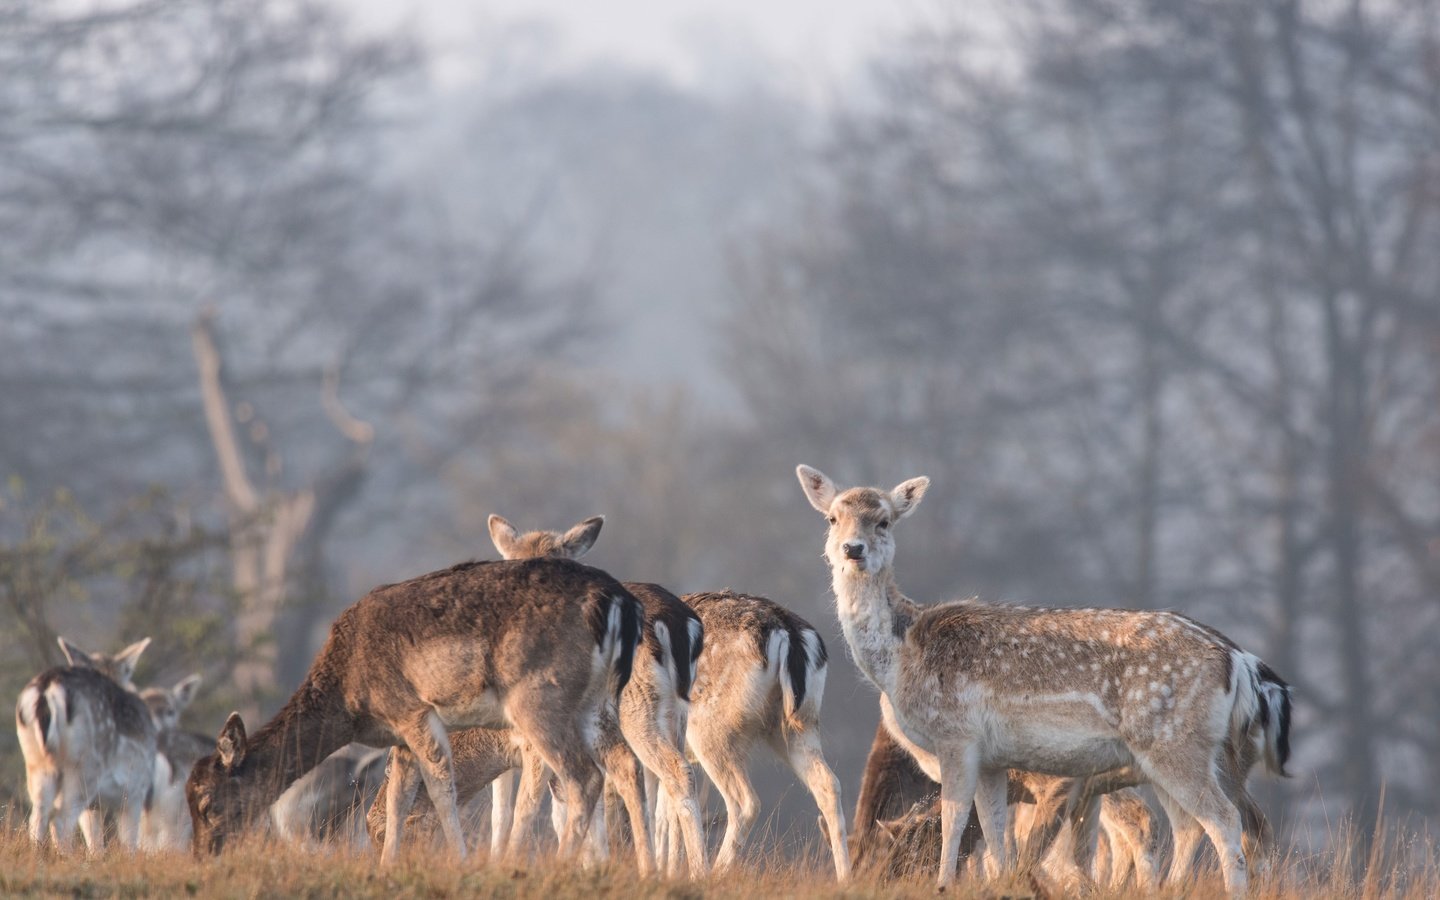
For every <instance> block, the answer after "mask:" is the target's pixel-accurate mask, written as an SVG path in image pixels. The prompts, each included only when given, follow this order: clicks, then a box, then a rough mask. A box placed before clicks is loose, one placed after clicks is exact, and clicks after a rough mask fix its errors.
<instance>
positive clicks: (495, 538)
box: [490, 515, 520, 559]
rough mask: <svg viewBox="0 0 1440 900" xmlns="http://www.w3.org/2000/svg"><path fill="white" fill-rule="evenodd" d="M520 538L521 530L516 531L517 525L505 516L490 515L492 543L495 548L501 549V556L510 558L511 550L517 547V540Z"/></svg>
mask: <svg viewBox="0 0 1440 900" xmlns="http://www.w3.org/2000/svg"><path fill="white" fill-rule="evenodd" d="M519 538H520V532H518V531H516V530H515V526H514V525H511V524H510V523H509V522H507V521H506V520H505V518H504V517H503V516H494V515H492V516H491V517H490V543H492V544H494V545H495V549H496V550H499V551H500V555H501V556H503V557H504V558H506V559H509V558H510V554H511V552H512V551H514V549H515V541H517V540H519Z"/></svg>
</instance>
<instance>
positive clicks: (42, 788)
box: [25, 768, 60, 847]
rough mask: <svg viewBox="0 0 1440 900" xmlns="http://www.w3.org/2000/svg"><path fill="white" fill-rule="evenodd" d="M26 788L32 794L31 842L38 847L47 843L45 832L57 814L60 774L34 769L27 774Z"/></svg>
mask: <svg viewBox="0 0 1440 900" xmlns="http://www.w3.org/2000/svg"><path fill="white" fill-rule="evenodd" d="M25 787H26V790H27V792H28V793H29V794H30V840H31V841H33V842H34V843H35V845H36V846H37V847H38V846H40V845H41V844H43V843H45V832H46V831H47V830H48V829H49V828H50V817H51V816H52V815H54V813H55V795H56V793H57V792H58V791H59V789H60V773H59V772H56V771H53V770H47V769H38V768H37V769H32V770H31V771H28V772H26V773H25Z"/></svg>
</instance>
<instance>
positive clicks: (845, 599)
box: [830, 562, 901, 694]
mask: <svg viewBox="0 0 1440 900" xmlns="http://www.w3.org/2000/svg"><path fill="white" fill-rule="evenodd" d="M830 574H831V585H832V587H833V588H834V590H835V606H836V610H837V612H838V613H839V617H840V630H841V632H843V633H844V635H845V642H846V643H847V644H849V645H850V653H851V655H852V656H854V658H855V663H856V665H858V666H859V667H860V671H862V672H864V673H865V676H866V677H867V678H869V679H870V681H871V682H873V683H874V684H875V686H876V687H878V688H879V689H880V690H881V691H882V692H883V693H885V694H893V693H894V691H895V677H896V669H897V666H898V662H899V651H900V644H901V641H900V639H899V638H897V637H896V636H895V611H894V609H893V608H892V606H891V604H890V591H891V588H892V586H893V577H892V576H891V573H890V569H889V568H888V567H887V568H884V569H881V570H880V571H879V572H876V573H874V574H872V575H866V574H863V573H858V572H856V571H854V569H852V568H849V567H847V566H846V565H845V564H844V563H843V562H842V563H841V564H840V565H837V566H833V567H832V568H831V571H830Z"/></svg>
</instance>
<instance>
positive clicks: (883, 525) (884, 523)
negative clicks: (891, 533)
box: [875, 519, 890, 531]
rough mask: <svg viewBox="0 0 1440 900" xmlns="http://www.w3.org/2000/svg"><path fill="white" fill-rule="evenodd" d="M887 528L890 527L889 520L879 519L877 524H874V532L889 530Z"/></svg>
mask: <svg viewBox="0 0 1440 900" xmlns="http://www.w3.org/2000/svg"><path fill="white" fill-rule="evenodd" d="M889 527H890V520H889V519H881V520H880V521H879V522H876V523H875V528H876V530H878V531H884V530H885V529H887V528H889Z"/></svg>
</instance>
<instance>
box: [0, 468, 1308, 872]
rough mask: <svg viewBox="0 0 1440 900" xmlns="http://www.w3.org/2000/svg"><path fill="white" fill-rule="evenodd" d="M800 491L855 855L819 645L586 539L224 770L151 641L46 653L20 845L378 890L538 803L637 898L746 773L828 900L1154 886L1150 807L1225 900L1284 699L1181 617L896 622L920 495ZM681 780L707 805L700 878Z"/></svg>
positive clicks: (421, 583)
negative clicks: (163, 683)
mask: <svg viewBox="0 0 1440 900" xmlns="http://www.w3.org/2000/svg"><path fill="white" fill-rule="evenodd" d="M797 475H798V476H799V480H800V484H801V487H802V489H803V490H804V494H805V496H806V498H807V499H808V500H809V502H810V504H811V505H812V506H813V507H814V508H815V509H816V510H817V511H819V513H820V514H821V515H822V516H824V517H825V518H826V520H827V522H828V524H829V530H828V533H827V536H826V540H825V546H824V555H825V559H826V561H827V562H828V564H829V566H830V574H831V585H832V588H833V591H834V597H835V607H836V612H837V614H838V617H839V623H840V630H841V632H842V633H843V635H844V638H845V642H846V644H847V645H848V649H849V651H850V656H851V658H852V659H853V660H854V662H855V664H856V665H857V666H858V668H859V669H860V671H861V672H862V673H863V674H864V676H865V677H866V678H867V679H868V680H869V681H870V682H871V683H872V684H873V685H874V687H875V688H876V689H877V690H878V691H879V695H880V696H879V706H880V719H881V723H880V726H879V728H878V730H877V733H876V738H875V743H874V745H873V746H872V748H871V753H870V758H869V762H868V764H867V767H866V771H865V775H864V779H863V781H862V783H861V786H860V794H859V802H858V804H857V807H856V815H855V828H854V831H853V833H847V827H846V821H845V814H844V812H843V810H842V807H841V796H840V794H841V792H840V782H839V780H838V779H837V778H836V777H835V774H834V772H833V771H832V770H831V768H830V766H829V764H828V763H827V762H826V759H825V753H824V750H823V748H822V745H821V735H820V713H821V704H822V701H823V697H824V691H825V677H826V671H827V668H828V666H829V656H828V654H827V651H826V647H825V643H824V641H823V640H822V639H821V637H820V633H819V632H818V631H817V630H816V629H815V628H814V627H813V626H812V625H811V624H810V623H808V622H806V621H805V620H804V619H802V618H800V617H799V616H797V615H795V614H794V613H793V612H791V611H789V610H788V609H786V608H784V607H783V606H781V605H779V604H777V603H774V602H772V601H770V600H767V599H765V598H763V597H757V596H754V595H750V594H744V593H737V592H732V591H730V590H723V591H709V592H703V593H693V594H688V595H685V596H676V595H675V594H673V593H671V592H669V591H667V590H666V589H665V588H663V587H661V586H659V585H656V584H650V583H645V582H620V581H617V580H616V579H615V578H613V577H611V576H610V575H608V574H607V573H605V572H603V571H601V570H599V569H595V568H591V567H589V566H585V565H583V564H581V563H579V562H577V561H576V560H578V559H579V558H580V557H581V556H583V555H584V554H585V553H586V552H587V551H588V550H589V549H590V548H591V547H592V546H593V545H594V543H595V541H596V538H597V537H598V535H599V533H600V529H601V526H602V524H603V519H601V518H599V517H596V518H592V519H587V520H585V521H584V522H581V523H580V524H578V525H576V526H575V527H574V528H571V529H570V530H569V531H566V532H563V533H561V532H549V531H535V532H529V533H521V532H520V531H518V530H517V529H516V528H515V527H514V526H512V525H511V524H510V523H509V522H507V521H506V520H505V519H502V518H501V517H499V516H491V517H490V522H489V525H490V537H491V539H492V541H493V543H494V545H495V547H496V549H497V550H498V551H499V553H500V555H501V557H502V559H501V560H500V561H496V562H470V563H463V564H461V565H457V566H454V567H453V568H450V569H446V570H444V571H440V572H434V573H431V574H429V575H423V576H421V577H419V578H414V579H411V580H409V581H405V582H402V583H400V584H391V585H384V586H382V587H378V588H376V589H375V590H373V591H371V592H370V593H369V594H368V595H366V596H365V597H364V598H362V599H361V600H360V601H359V602H357V603H356V604H355V605H353V606H351V607H350V608H349V609H347V610H345V611H344V612H342V613H341V614H340V615H339V617H338V618H336V620H335V622H334V624H333V625H332V626H331V628H330V633H329V637H328V638H327V640H326V641H325V644H324V646H323V647H322V648H321V650H320V652H319V655H318V656H317V657H316V658H315V660H314V662H313V663H312V665H311V667H310V670H309V673H308V674H307V675H306V677H305V679H304V681H303V683H302V684H301V685H300V687H299V689H298V690H296V691H295V693H294V695H293V696H292V697H291V698H290V699H289V701H288V702H287V703H286V704H285V705H284V707H283V708H282V709H281V710H280V712H279V713H277V714H276V715H275V717H274V718H273V719H271V720H270V721H269V722H268V723H266V724H265V725H263V726H261V727H260V728H258V729H256V730H254V732H253V733H252V732H251V731H250V730H249V729H247V727H246V724H245V723H244V722H243V721H242V720H241V718H240V716H239V714H237V713H232V714H231V715H230V717H229V719H228V720H227V721H226V722H225V724H224V726H223V727H222V728H221V730H220V733H219V736H218V738H216V739H214V740H211V739H209V738H206V737H204V736H202V735H197V734H194V733H191V732H186V731H182V730H180V729H179V719H180V714H181V712H182V711H183V710H184V709H185V707H186V706H187V705H188V704H189V703H190V702H191V700H192V699H193V698H194V696H195V694H196V691H197V689H198V688H199V684H200V678H199V676H198V675H197V676H191V677H190V678H186V679H184V680H183V681H181V682H179V683H178V684H176V685H175V686H174V687H171V688H159V687H152V688H149V689H146V690H144V691H141V690H139V689H137V688H136V686H135V685H134V683H133V682H132V680H131V679H132V676H133V673H134V670H135V665H136V662H137V661H138V659H139V657H140V655H141V653H142V652H143V651H144V650H145V647H146V644H147V643H148V639H147V640H144V641H140V642H138V643H135V644H132V645H131V646H129V647H126V648H125V649H124V650H122V651H121V652H120V653H118V654H116V655H114V656H105V655H102V654H98V653H86V652H84V651H82V650H80V649H79V648H77V647H75V646H73V645H72V644H70V643H69V642H67V641H65V640H64V639H63V638H62V639H61V642H60V643H61V648H62V650H63V652H64V654H65V657H66V659H67V661H68V663H69V664H68V665H66V666H62V667H57V668H52V669H49V670H47V671H45V672H42V673H41V674H39V675H37V676H35V677H34V678H33V679H31V681H30V682H29V683H28V684H27V685H26V686H25V688H24V689H23V690H22V691H21V693H20V698H19V701H18V703H17V705H16V708H15V726H16V732H17V733H18V736H19V740H20V746H21V750H22V751H23V754H24V757H25V768H26V786H27V790H28V794H29V799H30V804H31V812H30V818H29V834H30V837H31V839H32V840H33V841H34V842H35V843H37V844H44V842H45V840H46V838H47V835H48V837H49V838H50V839H51V840H53V842H54V844H55V846H56V848H57V849H58V850H60V851H65V850H67V849H68V848H69V847H70V844H71V841H72V839H73V832H74V830H75V828H76V826H77V825H78V826H79V829H80V832H81V835H82V836H83V838H84V841H85V845H86V847H87V849H88V850H89V851H90V852H91V853H97V852H99V851H101V850H102V849H103V847H104V843H105V838H106V832H107V818H106V817H107V816H109V817H110V821H111V822H113V830H114V833H115V835H116V836H117V837H118V840H119V841H120V842H121V843H122V844H124V845H125V846H126V847H127V848H132V849H134V848H143V849H146V850H158V849H165V848H179V847H184V846H186V845H187V844H188V845H190V846H191V847H193V849H194V851H195V852H196V853H197V854H207V853H208V854H214V853H219V852H221V851H222V850H224V849H225V847H226V846H227V844H230V843H231V842H233V841H235V840H238V839H240V838H242V837H244V836H246V835H248V834H254V833H257V832H261V831H264V830H267V829H268V830H269V831H270V832H271V833H272V834H274V835H276V836H277V837H279V838H280V839H282V840H289V841H295V842H300V843H307V844H308V843H313V842H323V841H340V842H348V843H350V844H352V845H354V846H364V845H365V844H367V843H373V844H374V845H377V846H378V847H379V848H380V858H381V860H383V861H385V862H389V861H391V860H394V859H395V858H396V855H397V853H398V852H399V849H400V846H401V844H402V842H403V841H404V840H405V835H406V833H407V832H410V831H414V830H416V829H419V828H438V831H439V833H440V834H441V835H443V839H444V841H445V842H446V843H447V844H448V845H449V847H450V850H451V852H452V853H453V854H455V855H456V856H457V857H459V858H462V859H463V858H464V857H465V856H466V854H467V852H468V849H469V847H470V846H471V844H472V843H473V842H472V840H470V833H473V832H474V831H475V830H476V827H478V823H477V822H475V821H474V818H473V816H471V815H470V814H469V811H470V810H472V809H473V808H474V807H475V806H477V805H478V804H477V802H476V801H477V800H478V799H479V798H481V797H483V796H485V794H486V791H485V788H487V787H488V788H489V789H490V791H489V796H490V816H489V854H490V857H491V858H494V859H500V858H512V859H520V858H524V857H525V856H526V855H527V854H531V853H534V852H536V851H537V848H538V847H539V845H540V838H539V835H537V831H538V827H537V826H538V823H537V821H536V820H537V819H538V818H539V814H540V810H541V807H542V805H543V803H544V800H545V799H546V795H547V794H548V795H549V799H550V810H551V814H550V819H551V826H552V827H553V830H554V833H555V840H556V842H557V843H558V852H559V854H560V855H561V856H570V855H578V856H580V857H581V858H582V859H585V860H587V861H593V860H597V859H603V858H605V857H606V856H607V855H608V854H609V853H610V852H611V850H610V848H611V846H612V844H614V845H617V846H627V842H626V841H624V840H622V839H621V838H620V836H619V832H622V831H627V830H628V847H630V848H633V852H634V859H635V865H636V867H637V868H638V870H639V872H640V873H642V874H650V873H654V872H664V873H667V874H670V875H672V876H673V875H679V874H681V873H688V875H689V876H691V877H695V878H700V877H703V876H704V875H705V874H706V873H707V872H708V871H710V870H711V869H712V867H713V868H714V869H717V870H719V869H726V868H728V867H731V866H734V865H736V864H737V863H738V862H739V861H740V860H741V859H742V858H743V852H744V847H745V842H746V838H747V836H748V835H749V833H750V831H751V829H752V827H753V825H754V824H755V821H756V818H757V816H758V813H759V806H760V804H759V801H758V799H757V797H756V792H755V789H754V787H753V786H752V784H751V782H750V779H749V776H748V775H747V767H748V762H749V760H750V757H751V756H752V754H753V752H754V750H755V748H756V747H757V746H759V745H762V744H763V745H765V746H768V747H769V748H770V749H771V750H772V751H774V753H775V754H776V756H778V757H779V758H780V760H782V761H783V762H784V763H785V764H786V765H787V766H789V768H790V769H792V770H793V771H794V773H795V775H796V776H797V777H798V778H799V779H800V780H801V781H802V782H803V783H804V785H805V787H806V788H807V789H808V790H809V792H810V794H811V795H812V797H813V798H814V800H815V803H816V804H817V805H818V807H819V811H820V818H819V825H820V831H821V833H822V835H823V837H824V839H825V842H826V844H827V845H828V848H829V851H830V855H831V859H832V861H833V864H834V870H835V876H836V878H837V879H838V880H840V881H844V880H846V879H847V878H849V876H850V872H851V866H852V862H853V864H855V865H862V864H863V865H874V866H877V867H879V871H881V872H901V871H907V870H908V869H910V868H914V867H915V866H916V865H919V864H921V863H920V862H919V861H922V860H923V861H925V862H926V863H928V865H931V866H933V865H936V862H937V860H938V869H939V871H938V884H939V887H940V889H942V890H943V889H944V888H945V887H946V886H947V885H948V884H949V883H950V882H951V881H952V880H954V879H955V878H956V876H957V874H958V873H959V871H960V869H961V864H962V862H964V861H966V860H968V861H969V865H970V866H971V867H972V869H975V870H979V869H982V868H983V870H984V871H985V872H986V873H988V874H990V875H992V876H993V875H995V874H998V873H1000V872H1003V871H1006V870H1007V869H1009V868H1011V867H1013V866H1015V865H1016V864H1017V862H1019V861H1020V860H1028V861H1031V862H1036V863H1043V865H1044V867H1045V871H1047V872H1050V873H1053V874H1056V875H1057V877H1063V878H1074V879H1081V880H1082V881H1083V880H1085V879H1098V880H1102V881H1108V882H1109V883H1112V884H1117V885H1118V884H1121V883H1124V880H1125V879H1133V880H1134V883H1135V884H1136V885H1137V886H1139V887H1140V888H1142V889H1143V888H1148V887H1153V886H1154V885H1155V884H1156V883H1157V876H1156V871H1157V866H1156V862H1155V853H1156V847H1155V840H1154V838H1155V837H1156V836H1157V835H1158V833H1159V832H1158V830H1157V829H1156V828H1155V827H1154V826H1155V824H1156V822H1157V820H1156V819H1155V816H1154V813H1153V812H1152V808H1151V806H1150V804H1149V803H1148V802H1147V801H1146V800H1145V798H1144V796H1143V795H1142V794H1140V793H1138V792H1137V788H1139V787H1140V786H1142V785H1148V786H1149V788H1150V790H1151V791H1152V792H1153V796H1154V798H1155V800H1156V802H1157V803H1158V807H1159V809H1161V810H1163V811H1164V814H1165V818H1166V819H1167V820H1168V822H1169V825H1170V831H1171V833H1172V835H1173V838H1172V840H1171V842H1170V845H1171V851H1170V865H1169V871H1168V877H1169V878H1170V879H1181V878H1185V877H1187V875H1188V874H1189V873H1190V871H1191V870H1192V867H1193V865H1194V863H1195V854H1196V851H1197V849H1198V848H1199V845H1200V838H1201V837H1202V835H1203V836H1204V837H1208V838H1209V841H1210V843H1211V845H1212V846H1213V847H1214V850H1215V854H1216V856H1217V858H1218V860H1219V864H1220V869H1221V872H1222V874H1223V877H1224V881H1225V887H1226V890H1227V891H1228V892H1229V893H1230V894H1231V895H1232V896H1234V895H1240V894H1243V893H1244V892H1245V891H1246V888H1247V878H1248V876H1249V873H1250V870H1251V869H1252V868H1254V867H1257V866H1259V865H1261V864H1263V863H1264V861H1265V857H1266V854H1267V853H1268V852H1269V850H1270V849H1271V847H1272V846H1273V838H1272V834H1271V831H1270V828H1269V825H1268V823H1267V822H1266V820H1265V816H1264V814H1263V813H1262V812H1261V811H1260V809H1259V806H1258V805H1257V804H1256V803H1255V801H1254V800H1253V799H1252V798H1251V797H1250V795H1249V793H1248V792H1247V790H1246V779H1247V776H1248V775H1249V773H1250V771H1251V769H1252V768H1253V767H1254V766H1255V765H1256V764H1257V763H1260V762H1263V763H1264V766H1265V768H1266V769H1267V770H1269V771H1271V772H1274V773H1277V774H1281V775H1283V774H1285V764H1286V761H1287V757H1288V755H1289V727H1290V712H1291V696H1290V688H1289V687H1288V686H1287V685H1286V684H1285V682H1284V681H1282V680H1281V679H1280V678H1279V676H1277V675H1276V674H1275V672H1273V671H1272V670H1271V669H1270V668H1269V667H1268V666H1267V665H1266V664H1265V663H1264V662H1262V661H1260V660H1259V659H1258V658H1256V657H1255V656H1253V655H1251V654H1250V653H1247V652H1245V651H1244V650H1242V649H1240V648H1239V647H1238V646H1237V645H1236V644H1235V643H1233V642H1232V641H1231V640H1230V639H1229V638H1227V637H1226V636H1225V635H1223V634H1221V633H1220V632H1218V631H1216V630H1215V629H1213V628H1210V627H1208V626H1206V625H1203V624H1200V623H1199V622H1196V621H1195V620H1193V619H1190V618H1188V617H1186V616H1183V615H1180V614H1177V613H1172V612H1158V611H1140V610H1125V609H1072V608H1053V609H1042V608H1033V607H1022V606H1011V605H991V604H984V603H980V602H977V601H975V600H967V601H960V602H948V603H939V604H934V605H922V604H920V603H917V602H915V601H913V600H911V599H909V598H908V597H906V596H905V595H904V594H903V593H901V591H900V589H899V587H898V586H897V584H896V578H895V573H894V566H893V563H894V555H895V528H896V526H897V525H898V523H899V522H900V520H902V519H904V518H905V517H907V516H908V515H910V514H911V513H912V512H913V511H914V510H915V508H916V506H917V504H919V502H920V500H921V499H922V498H923V497H924V496H925V492H926V490H927V488H928V487H929V480H928V479H925V478H914V479H911V480H909V481H905V482H903V483H901V484H900V485H898V486H897V487H895V488H894V489H893V490H884V489H878V488H870V487H856V488H850V489H848V490H842V489H840V488H838V487H837V486H836V485H835V484H834V483H833V482H832V481H831V480H830V479H829V478H828V477H826V476H825V475H824V474H823V473H821V472H819V471H817V470H815V469H812V468H810V467H808V466H800V467H798V469H797ZM697 764H698V767H699V768H700V769H701V770H702V771H703V772H704V773H705V775H706V776H707V777H708V779H709V781H710V782H712V783H713V784H714V786H715V788H716V789H717V790H718V792H719V794H720V797H721V798H722V800H723V802H724V806H725V819H726V821H725V829H724V834H723V837H722V838H721V839H720V842H719V846H718V849H716V851H715V853H714V856H713V859H712V857H711V853H710V848H709V844H708V841H707V835H706V831H705V824H706V823H705V819H704V816H703V815H702V811H701V802H700V795H699V793H698V779H697V778H696V775H695V766H696V765H697ZM517 771H518V773H519V778H518V784H517V781H516V779H515V777H514V773H515V772H517ZM422 785H423V787H424V790H423V792H422V791H421V790H420V788H421V786H422ZM1012 807H1013V808H1014V812H1013V814H1012V812H1011V808H1012ZM622 810H623V814H622ZM852 854H853V857H854V858H853V860H852Z"/></svg>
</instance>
